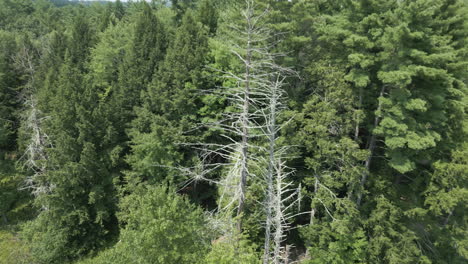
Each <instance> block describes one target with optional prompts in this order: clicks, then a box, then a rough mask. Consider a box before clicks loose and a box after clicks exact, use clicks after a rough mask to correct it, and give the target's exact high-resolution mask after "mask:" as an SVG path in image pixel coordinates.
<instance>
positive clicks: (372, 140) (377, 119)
mask: <svg viewBox="0 0 468 264" xmlns="http://www.w3.org/2000/svg"><path fill="white" fill-rule="evenodd" d="M384 92H385V85H384V86H382V89H381V90H380V96H379V98H380V97H383V95H384ZM381 109H382V104H381V103H380V101H379V104H378V106H377V112H380V110H381ZM379 123H380V116H376V117H375V118H374V129H375V128H376V127H377V126H378V125H379ZM376 141H377V137H376V135H375V133H374V132H372V136H371V138H370V140H369V147H368V149H369V157H367V159H366V161H365V164H364V165H365V168H366V170H365V171H364V173H363V174H362V178H361V189H363V188H364V185H365V184H366V181H367V177H368V176H369V170H370V166H371V162H372V158H373V157H374V151H375V146H376ZM361 200H362V191H360V192H359V194H358V198H357V201H356V203H357V205H358V206H359V205H360V204H361Z"/></svg>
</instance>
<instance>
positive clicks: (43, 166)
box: [13, 43, 52, 209]
mask: <svg viewBox="0 0 468 264" xmlns="http://www.w3.org/2000/svg"><path fill="white" fill-rule="evenodd" d="M38 55H39V52H38V51H37V50H35V49H34V48H33V47H31V46H29V45H27V44H25V43H23V44H22V46H21V47H20V49H19V51H18V53H17V54H16V55H15V56H14V57H13V60H14V63H15V66H16V68H17V69H18V70H20V71H22V72H23V73H24V74H25V76H26V82H25V84H24V86H23V89H22V91H21V101H22V103H23V115H22V120H21V121H22V126H23V128H24V130H25V133H26V134H27V136H28V143H27V146H26V149H25V153H24V155H23V156H22V160H23V161H24V165H25V167H26V168H27V169H28V170H30V171H31V172H32V175H30V176H28V177H26V180H25V186H24V187H23V189H29V190H30V191H31V193H32V194H33V195H34V196H35V197H36V198H38V197H39V196H41V195H43V194H46V193H48V192H50V190H51V188H52V186H51V185H50V184H48V182H47V180H46V179H45V174H46V172H47V161H48V156H47V148H50V147H51V145H50V140H49V137H48V136H47V134H46V133H45V131H44V130H43V121H44V120H45V119H46V118H47V117H46V116H44V115H43V114H42V112H41V111H40V110H39V107H38V105H37V98H36V94H37V88H36V82H35V72H36V67H35V64H34V61H35V57H37V56H38ZM42 207H43V209H46V208H47V206H45V205H42Z"/></svg>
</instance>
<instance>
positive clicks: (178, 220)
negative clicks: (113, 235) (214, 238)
mask: <svg viewBox="0 0 468 264" xmlns="http://www.w3.org/2000/svg"><path fill="white" fill-rule="evenodd" d="M121 207H122V212H121V213H120V220H121V221H122V226H123V229H122V231H121V234H120V237H119V242H117V244H115V245H114V246H113V247H112V248H111V249H108V250H106V251H104V252H103V253H101V254H100V255H99V256H97V257H96V258H95V259H91V260H87V261H84V262H83V263H96V264H98V263H129V262H131V263H142V264H143V263H155V264H156V263H181V264H183V263H187V264H188V263H198V261H200V260H201V259H203V257H204V256H205V255H206V254H207V251H208V249H209V241H210V233H209V232H208V229H207V225H206V222H205V221H206V220H205V217H204V215H203V212H202V210H201V209H200V208H198V207H197V206H195V205H193V204H191V203H190V202H189V201H188V200H187V199H186V198H184V197H182V196H180V195H178V194H175V193H174V191H173V190H172V189H168V188H167V187H163V186H157V187H145V186H139V187H137V190H135V192H134V193H133V194H132V195H129V196H127V197H125V199H123V201H122V203H121ZM201 263H203V262H201Z"/></svg>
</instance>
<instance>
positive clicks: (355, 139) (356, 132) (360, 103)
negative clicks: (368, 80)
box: [354, 88, 362, 142]
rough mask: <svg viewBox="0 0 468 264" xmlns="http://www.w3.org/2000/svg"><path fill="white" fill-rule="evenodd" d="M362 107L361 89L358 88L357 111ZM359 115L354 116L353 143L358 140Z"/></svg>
mask: <svg viewBox="0 0 468 264" xmlns="http://www.w3.org/2000/svg"><path fill="white" fill-rule="evenodd" d="M361 107H362V88H359V109H360V108H361ZM359 123H360V121H359V115H357V116H356V127H355V128H354V141H356V142H357V141H358V139H359Z"/></svg>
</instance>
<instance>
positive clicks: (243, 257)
mask: <svg viewBox="0 0 468 264" xmlns="http://www.w3.org/2000/svg"><path fill="white" fill-rule="evenodd" d="M255 248H256V246H255V245H253V244H251V243H250V242H249V241H248V240H247V239H245V238H241V239H237V240H236V239H235V241H229V239H226V238H224V237H221V238H218V239H217V240H215V241H214V243H213V245H212V248H211V251H210V252H209V253H208V254H207V255H206V257H205V258H204V259H203V260H202V261H201V262H199V263H200V264H202V263H203V264H231V263H245V264H258V263H262V262H261V256H260V254H258V252H256V250H255Z"/></svg>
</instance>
